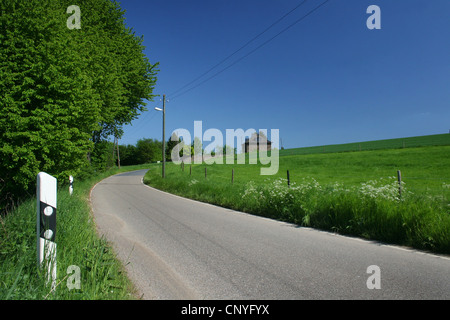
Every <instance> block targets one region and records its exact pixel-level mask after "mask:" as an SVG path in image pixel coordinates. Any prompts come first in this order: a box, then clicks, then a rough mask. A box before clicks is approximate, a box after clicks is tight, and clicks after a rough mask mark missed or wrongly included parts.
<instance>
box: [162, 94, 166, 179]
mask: <svg viewBox="0 0 450 320" xmlns="http://www.w3.org/2000/svg"><path fill="white" fill-rule="evenodd" d="M162 150H163V151H162V153H163V165H162V177H163V178H165V177H166V95H165V94H164V95H163V148H162Z"/></svg>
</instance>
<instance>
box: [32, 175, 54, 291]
mask: <svg viewBox="0 0 450 320" xmlns="http://www.w3.org/2000/svg"><path fill="white" fill-rule="evenodd" d="M56 191H57V180H56V178H55V177H52V176H51V175H49V174H47V173H45V172H40V173H39V174H38V175H37V188H36V200H37V223H36V231H37V232H36V233H37V257H38V261H37V262H38V267H39V268H42V265H43V264H44V263H45V266H46V274H47V283H48V282H49V281H50V278H51V279H52V289H54V288H55V286H56V242H55V239H56Z"/></svg>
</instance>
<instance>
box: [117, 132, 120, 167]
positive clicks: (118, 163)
mask: <svg viewBox="0 0 450 320" xmlns="http://www.w3.org/2000/svg"><path fill="white" fill-rule="evenodd" d="M117 166H118V167H119V169H120V153H119V138H117Z"/></svg>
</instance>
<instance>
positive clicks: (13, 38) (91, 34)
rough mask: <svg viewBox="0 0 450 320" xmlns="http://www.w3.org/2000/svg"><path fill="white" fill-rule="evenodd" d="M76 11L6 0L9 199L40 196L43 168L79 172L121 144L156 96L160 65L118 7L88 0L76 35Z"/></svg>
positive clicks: (2, 168)
mask: <svg viewBox="0 0 450 320" xmlns="http://www.w3.org/2000/svg"><path fill="white" fill-rule="evenodd" d="M71 4H72V1H69V0H0V12H1V15H0V159H2V161H1V162H0V191H1V193H2V195H1V197H0V202H1V201H2V199H3V200H4V199H5V198H10V199H12V198H16V197H17V196H18V195H23V194H24V193H25V192H26V190H33V187H34V182H35V179H36V174H37V173H38V172H39V171H46V172H48V173H49V174H52V175H55V176H56V177H57V178H58V179H63V180H66V179H67V177H68V176H69V175H76V174H77V173H79V172H80V171H81V170H82V168H83V167H85V166H87V165H88V163H87V161H88V160H87V155H88V154H89V153H92V152H93V151H94V150H95V148H94V143H98V142H100V141H101V140H102V139H104V138H105V137H107V136H108V135H111V134H112V135H114V136H116V137H120V135H121V134H122V126H123V125H124V124H127V123H129V122H131V121H132V120H133V119H135V118H136V117H137V116H138V114H139V112H142V111H144V110H145V103H144V101H145V100H151V99H152V98H153V95H152V91H153V88H154V85H155V83H156V72H157V69H156V68H157V65H158V64H157V63H155V64H153V65H152V64H150V63H149V61H148V59H147V58H146V57H145V56H144V54H143V50H144V47H143V45H142V42H143V39H142V38H141V37H137V36H136V35H135V34H134V33H133V31H132V30H131V29H129V28H127V27H126V26H125V24H124V18H123V11H122V10H121V9H120V7H119V5H118V4H117V3H116V2H115V1H110V0H83V1H79V6H80V9H81V12H82V15H81V17H82V24H81V29H79V30H76V29H74V30H71V29H69V28H68V27H67V23H66V22H67V21H66V20H67V18H68V17H69V16H68V15H67V13H66V8H67V7H69V6H70V5H71ZM83 12H84V13H85V14H83ZM94 156H95V155H94ZM97 160H98V159H97ZM1 209H2V205H1V203H0V210H1Z"/></svg>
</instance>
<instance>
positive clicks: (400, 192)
mask: <svg viewBox="0 0 450 320" xmlns="http://www.w3.org/2000/svg"><path fill="white" fill-rule="evenodd" d="M397 179H398V194H399V197H400V198H401V197H402V172H401V171H400V170H397Z"/></svg>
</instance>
